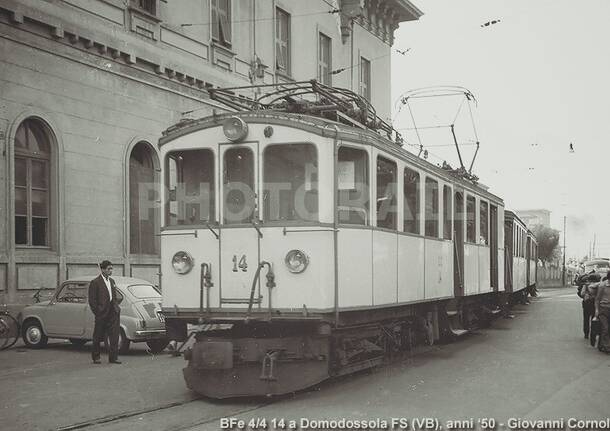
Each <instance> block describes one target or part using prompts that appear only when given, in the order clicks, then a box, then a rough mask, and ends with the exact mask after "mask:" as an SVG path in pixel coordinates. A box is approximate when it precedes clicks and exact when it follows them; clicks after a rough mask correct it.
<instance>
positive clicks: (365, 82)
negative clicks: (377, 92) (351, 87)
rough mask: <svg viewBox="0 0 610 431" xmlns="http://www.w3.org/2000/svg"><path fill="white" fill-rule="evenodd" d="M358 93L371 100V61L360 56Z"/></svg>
mask: <svg viewBox="0 0 610 431" xmlns="http://www.w3.org/2000/svg"><path fill="white" fill-rule="evenodd" d="M360 95H361V96H362V97H364V98H365V99H366V100H368V101H370V100H371V62H370V61H369V60H367V59H366V58H364V57H360Z"/></svg>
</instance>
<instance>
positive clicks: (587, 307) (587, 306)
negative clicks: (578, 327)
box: [582, 298, 595, 338]
mask: <svg viewBox="0 0 610 431" xmlns="http://www.w3.org/2000/svg"><path fill="white" fill-rule="evenodd" d="M593 316H595V299H593V298H591V299H585V300H584V301H582V330H583V332H584V333H585V338H588V337H589V332H590V330H589V328H590V325H591V319H592V318H593Z"/></svg>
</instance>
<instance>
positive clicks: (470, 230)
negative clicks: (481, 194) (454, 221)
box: [466, 196, 477, 243]
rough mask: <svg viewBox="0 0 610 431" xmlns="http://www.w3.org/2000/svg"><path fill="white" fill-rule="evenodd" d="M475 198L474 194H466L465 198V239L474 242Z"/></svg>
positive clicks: (475, 238) (475, 237) (475, 239)
mask: <svg viewBox="0 0 610 431" xmlns="http://www.w3.org/2000/svg"><path fill="white" fill-rule="evenodd" d="M476 205H477V203H476V200H475V198H474V196H468V197H467V198H466V241H467V242H472V243H476V242H477V235H476V226H475V213H476Z"/></svg>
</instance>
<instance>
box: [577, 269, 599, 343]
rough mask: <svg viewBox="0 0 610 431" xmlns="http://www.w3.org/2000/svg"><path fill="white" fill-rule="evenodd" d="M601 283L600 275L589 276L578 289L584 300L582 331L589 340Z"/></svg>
mask: <svg viewBox="0 0 610 431" xmlns="http://www.w3.org/2000/svg"><path fill="white" fill-rule="evenodd" d="M600 281H601V276H600V275H599V274H589V275H587V276H585V278H584V280H583V282H582V284H581V286H579V288H578V296H580V297H581V298H582V330H583V332H584V334H585V338H589V336H590V333H591V318H593V316H594V315H595V295H597V289H598V287H599V282H600Z"/></svg>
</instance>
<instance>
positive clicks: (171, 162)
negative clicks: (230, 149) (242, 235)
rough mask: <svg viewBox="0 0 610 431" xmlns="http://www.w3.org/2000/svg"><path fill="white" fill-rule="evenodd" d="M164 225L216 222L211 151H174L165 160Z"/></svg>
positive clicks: (212, 156) (212, 155)
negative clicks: (166, 194)
mask: <svg viewBox="0 0 610 431" xmlns="http://www.w3.org/2000/svg"><path fill="white" fill-rule="evenodd" d="M166 171H167V175H166V187H167V190H168V191H169V193H168V196H169V199H168V200H167V202H166V203H165V224H166V225H167V226H177V225H198V224H205V223H208V222H215V220H216V218H215V186H214V153H213V152H212V151H211V150H188V151H173V152H171V153H169V154H168V156H167V159H166Z"/></svg>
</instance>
